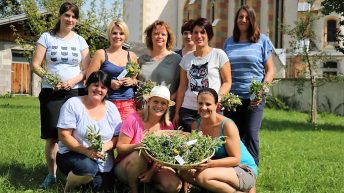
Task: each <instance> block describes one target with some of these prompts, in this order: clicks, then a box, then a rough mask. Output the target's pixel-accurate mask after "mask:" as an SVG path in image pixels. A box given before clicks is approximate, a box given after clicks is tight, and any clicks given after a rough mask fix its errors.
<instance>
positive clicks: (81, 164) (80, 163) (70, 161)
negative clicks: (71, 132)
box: [56, 151, 98, 177]
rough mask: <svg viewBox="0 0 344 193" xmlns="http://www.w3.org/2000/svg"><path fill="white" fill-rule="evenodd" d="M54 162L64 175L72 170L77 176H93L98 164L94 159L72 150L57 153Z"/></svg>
mask: <svg viewBox="0 0 344 193" xmlns="http://www.w3.org/2000/svg"><path fill="white" fill-rule="evenodd" d="M56 164H57V167H58V169H59V170H60V171H61V172H62V173H63V174H64V175H66V176H67V175H68V173H69V172H70V171H72V172H73V173H74V174H75V175H78V176H92V177H95V176H96V174H97V172H98V164H97V162H96V161H95V160H92V159H90V158H89V157H87V156H86V155H84V154H80V153H76V152H73V151H70V152H67V153H64V154H60V153H57V155H56Z"/></svg>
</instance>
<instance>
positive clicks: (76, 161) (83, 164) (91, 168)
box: [56, 151, 115, 192]
mask: <svg viewBox="0 0 344 193" xmlns="http://www.w3.org/2000/svg"><path fill="white" fill-rule="evenodd" d="M56 164H57V167H58V168H59V170H60V171H61V172H62V173H63V174H65V175H68V173H69V172H70V171H72V172H73V173H74V174H75V175H78V176H86V175H87V176H92V177H93V182H92V189H93V192H113V190H114V179H115V177H114V173H113V170H111V171H109V172H99V171H98V164H97V162H96V161H95V160H92V159H90V158H89V157H87V156H86V155H84V154H80V153H76V152H73V151H70V152H68V153H64V154H60V153H57V155H56Z"/></svg>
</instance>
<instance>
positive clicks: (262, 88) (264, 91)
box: [249, 80, 271, 101]
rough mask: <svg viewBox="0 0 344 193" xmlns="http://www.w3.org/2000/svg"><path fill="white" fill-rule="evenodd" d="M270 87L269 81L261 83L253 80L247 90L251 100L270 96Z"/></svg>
mask: <svg viewBox="0 0 344 193" xmlns="http://www.w3.org/2000/svg"><path fill="white" fill-rule="evenodd" d="M270 87H271V83H267V82H264V83H261V82H258V81H256V80H253V81H252V84H251V86H250V92H249V94H250V99H251V101H254V100H262V99H264V98H266V97H268V96H271V93H270Z"/></svg>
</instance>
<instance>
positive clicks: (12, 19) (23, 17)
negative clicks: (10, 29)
mask: <svg viewBox="0 0 344 193" xmlns="http://www.w3.org/2000/svg"><path fill="white" fill-rule="evenodd" d="M40 12H41V13H42V14H46V13H48V12H46V11H40ZM26 19H27V17H26V14H25V13H22V14H18V15H12V16H9V17H5V18H1V19H0V26H2V25H6V24H9V23H15V22H18V21H24V20H26Z"/></svg>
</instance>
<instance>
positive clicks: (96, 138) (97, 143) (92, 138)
mask: <svg viewBox="0 0 344 193" xmlns="http://www.w3.org/2000/svg"><path fill="white" fill-rule="evenodd" d="M86 140H87V141H88V142H89V143H90V148H91V149H93V150H96V151H99V152H102V151H103V142H102V137H101V135H100V133H99V130H98V131H97V129H96V126H95V125H89V126H87V130H86ZM106 157H107V154H106V153H105V154H104V158H103V160H106Z"/></svg>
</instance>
